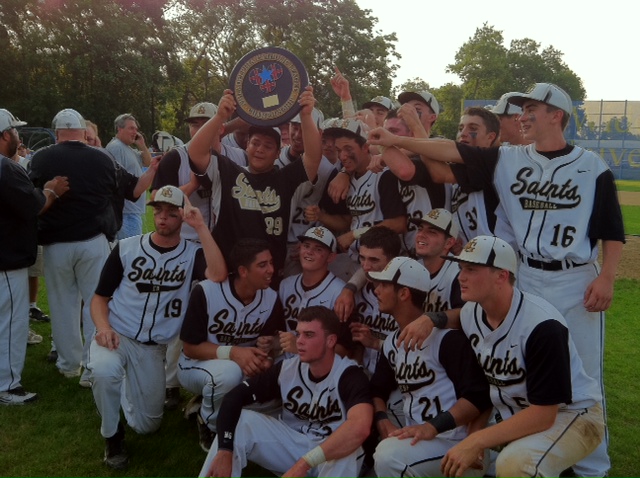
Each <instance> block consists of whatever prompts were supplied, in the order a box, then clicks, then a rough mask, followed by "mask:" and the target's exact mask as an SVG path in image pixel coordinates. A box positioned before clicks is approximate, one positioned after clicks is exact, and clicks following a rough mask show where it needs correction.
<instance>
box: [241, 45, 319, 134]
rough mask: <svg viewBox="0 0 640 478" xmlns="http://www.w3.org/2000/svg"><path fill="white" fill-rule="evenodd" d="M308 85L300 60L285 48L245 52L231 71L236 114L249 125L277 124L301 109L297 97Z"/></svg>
mask: <svg viewBox="0 0 640 478" xmlns="http://www.w3.org/2000/svg"><path fill="white" fill-rule="evenodd" d="M308 84H309V77H308V75H307V70H305V68H304V65H303V64H302V62H301V61H300V59H299V58H298V57H297V56H295V55H294V54H293V53H291V52H290V51H288V50H285V49H284V48H278V47H267V48H259V49H257V50H253V51H252V52H250V53H247V54H246V55H245V56H243V57H242V59H241V60H240V61H239V62H238V63H237V64H236V66H235V67H234V68H233V71H232V72H231V78H230V80H229V88H230V89H232V90H233V92H234V95H235V99H236V112H237V113H238V116H240V118H242V119H243V120H245V121H246V122H247V123H249V124H254V125H258V126H278V125H281V124H283V123H286V122H287V121H289V120H290V119H291V118H293V117H294V116H295V115H297V114H298V113H299V112H300V105H299V104H298V98H299V97H300V94H301V93H302V92H303V91H304V89H305V88H306V87H307V85H308Z"/></svg>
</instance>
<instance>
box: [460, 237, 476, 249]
mask: <svg viewBox="0 0 640 478" xmlns="http://www.w3.org/2000/svg"><path fill="white" fill-rule="evenodd" d="M476 247H478V240H477V239H476V238H473V239H471V240H470V241H469V242H468V243H467V245H466V246H464V249H463V250H464V252H475V250H476Z"/></svg>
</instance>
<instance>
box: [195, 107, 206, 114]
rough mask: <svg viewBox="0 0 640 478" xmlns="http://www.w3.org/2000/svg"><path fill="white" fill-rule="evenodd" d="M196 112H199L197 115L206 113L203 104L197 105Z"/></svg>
mask: <svg viewBox="0 0 640 478" xmlns="http://www.w3.org/2000/svg"><path fill="white" fill-rule="evenodd" d="M196 113H197V114H199V115H203V114H205V113H206V110H205V108H204V105H200V106H199V107H198V111H197V112H196Z"/></svg>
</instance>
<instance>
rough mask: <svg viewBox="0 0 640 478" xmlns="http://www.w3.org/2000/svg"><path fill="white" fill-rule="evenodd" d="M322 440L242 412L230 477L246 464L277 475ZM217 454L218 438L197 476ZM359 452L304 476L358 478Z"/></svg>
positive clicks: (318, 467)
mask: <svg viewBox="0 0 640 478" xmlns="http://www.w3.org/2000/svg"><path fill="white" fill-rule="evenodd" d="M320 443H322V441H319V440H317V439H314V438H312V437H311V436H309V435H305V434H303V433H298V432H296V431H294V430H292V429H291V428H289V427H288V426H287V425H285V424H284V423H283V422H281V421H280V420H278V419H277V418H274V417H271V416H268V415H264V414H262V413H259V412H255V411H253V410H246V409H243V410H242V414H241V415H240V420H239V421H238V425H237V426H236V431H235V437H234V445H233V466H232V469H231V476H242V469H243V468H245V467H246V466H247V462H248V461H252V462H254V463H257V464H258V465H260V466H262V467H263V468H266V469H267V470H270V471H271V472H273V473H274V474H276V475H278V476H280V475H282V474H283V473H284V472H285V471H287V470H288V469H289V468H291V467H292V466H293V465H294V463H295V462H296V461H298V460H299V459H300V458H301V457H302V456H303V455H304V454H305V453H307V452H308V451H310V450H311V449H312V448H315V447H316V446H318V445H319V444H320ZM217 452H218V437H216V439H215V440H214V442H213V445H212V446H211V449H210V450H209V453H208V454H207V458H206V459H205V461H204V465H203V466H202V469H201V470H200V474H199V476H207V474H208V472H209V468H210V467H211V463H212V462H213V459H214V458H215V456H216V453H217ZM363 456H364V454H363V452H362V449H360V448H359V449H358V450H356V451H355V452H353V453H351V454H350V455H348V456H346V457H344V458H341V459H339V460H331V461H326V462H324V463H322V464H320V465H318V466H317V467H315V468H312V469H311V470H310V471H309V475H308V476H358V472H359V470H360V465H361V464H362V463H361V462H362V457H363Z"/></svg>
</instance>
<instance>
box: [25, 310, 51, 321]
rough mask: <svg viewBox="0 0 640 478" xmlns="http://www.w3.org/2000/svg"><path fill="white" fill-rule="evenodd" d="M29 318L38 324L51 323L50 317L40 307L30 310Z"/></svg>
mask: <svg viewBox="0 0 640 478" xmlns="http://www.w3.org/2000/svg"><path fill="white" fill-rule="evenodd" d="M29 318H30V319H31V320H35V321H36V322H51V319H50V318H49V316H48V315H47V314H45V313H44V312H42V311H41V310H40V309H39V308H38V307H31V308H30V309H29Z"/></svg>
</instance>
